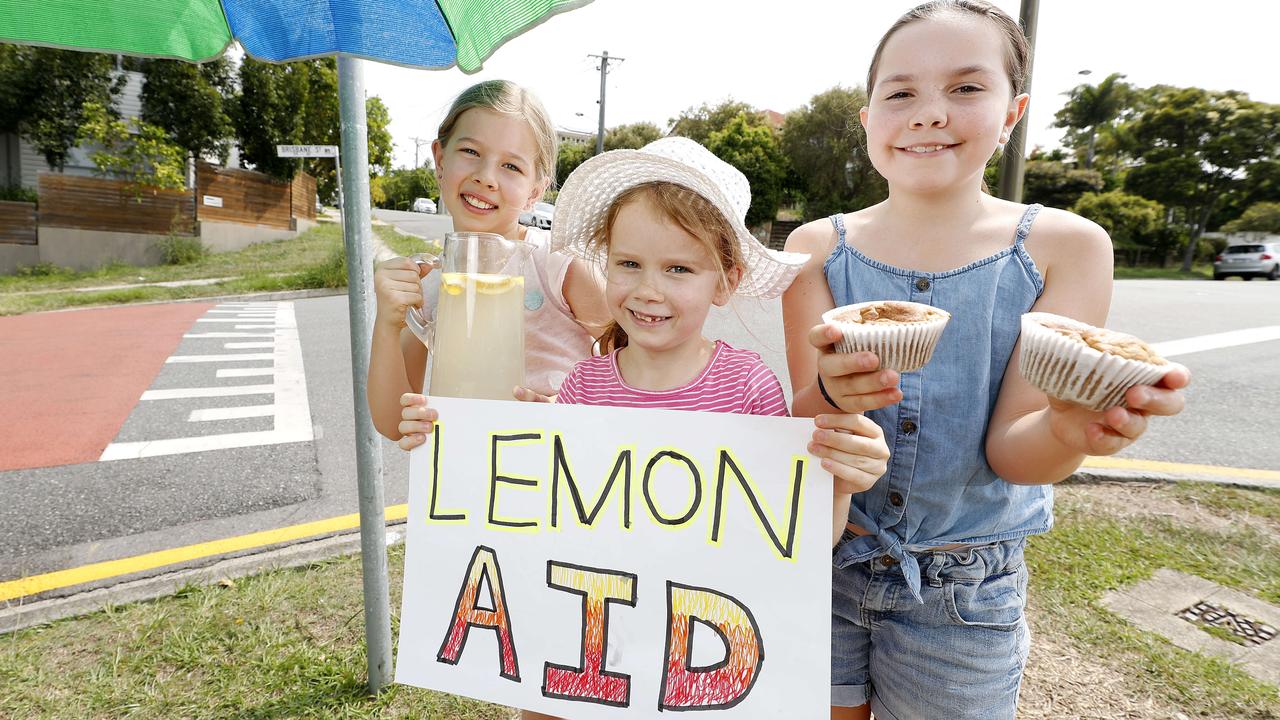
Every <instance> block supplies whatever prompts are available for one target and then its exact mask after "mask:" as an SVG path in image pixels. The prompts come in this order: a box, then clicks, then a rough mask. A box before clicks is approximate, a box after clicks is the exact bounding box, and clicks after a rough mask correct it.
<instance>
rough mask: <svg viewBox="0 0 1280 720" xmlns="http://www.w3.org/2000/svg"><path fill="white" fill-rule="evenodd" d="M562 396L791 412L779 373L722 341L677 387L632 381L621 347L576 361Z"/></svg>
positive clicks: (572, 401)
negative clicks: (625, 375)
mask: <svg viewBox="0 0 1280 720" xmlns="http://www.w3.org/2000/svg"><path fill="white" fill-rule="evenodd" d="M556 402H559V403H565V404H567V405H609V406H612V407H638V408H659V409H664V410H699V411H702V412H723V413H738V414H740V415H780V416H784V417H785V416H786V415H787V414H788V413H787V400H786V398H785V397H784V396H783V394H782V385H781V384H780V383H779V382H778V378H777V376H775V375H774V374H773V371H772V370H770V369H769V366H767V365H765V364H764V361H763V360H761V359H760V356H759V355H758V354H756V353H754V352H751V351H750V350H737V349H735V348H733V347H731V346H730V345H729V344H728V343H726V342H724V341H723V340H717V341H716V347H715V350H714V351H713V352H712V354H711V362H709V363H707V366H706V367H705V368H704V369H703V370H702V372H701V373H700V374H699V375H698V377H696V378H694V379H693V381H692V382H690V383H689V384H687V385H685V386H683V387H678V388H674V389H671V390H641V389H640V388H635V387H631V386H630V385H628V384H627V383H626V382H625V381H624V380H623V379H622V374H621V373H619V372H618V351H617V350H614V351H613V352H611V353H609V354H608V355H601V356H598V357H593V358H588V359H586V360H582V361H580V362H579V363H578V364H577V365H574V366H573V370H572V371H571V372H570V373H569V377H567V378H565V381H564V384H563V385H561V386H560V395H559V396H558V397H557V398H556Z"/></svg>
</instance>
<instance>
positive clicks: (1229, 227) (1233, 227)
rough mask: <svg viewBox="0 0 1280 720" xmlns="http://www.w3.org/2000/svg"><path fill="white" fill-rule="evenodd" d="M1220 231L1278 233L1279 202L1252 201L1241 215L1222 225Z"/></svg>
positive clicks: (1279, 231)
mask: <svg viewBox="0 0 1280 720" xmlns="http://www.w3.org/2000/svg"><path fill="white" fill-rule="evenodd" d="M1222 231H1223V232H1229V233H1234V232H1265V233H1280V202H1260V203H1254V204H1253V205H1250V206H1249V209H1248V210H1245V211H1244V214H1243V215H1241V216H1240V217H1238V218H1236V219H1235V220H1232V221H1231V222H1229V223H1227V224H1226V225H1223V226H1222Z"/></svg>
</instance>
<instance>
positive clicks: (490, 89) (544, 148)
mask: <svg viewBox="0 0 1280 720" xmlns="http://www.w3.org/2000/svg"><path fill="white" fill-rule="evenodd" d="M471 108H483V109H485V110H492V111H493V112H496V113H502V114H503V115H511V116H513V117H516V118H519V119H521V120H524V121H525V122H526V123H528V125H529V129H530V130H532V131H533V138H534V141H535V142H536V143H537V146H538V156H537V157H536V158H534V164H535V165H536V166H537V171H538V179H539V180H544V179H547V178H552V179H554V178H555V176H556V129H555V126H554V125H552V124H551V116H550V115H549V114H547V109H546V108H545V107H543V105H542V101H541V100H539V99H538V96H536V95H534V94H533V93H531V92H529V91H528V90H526V89H524V88H523V87H521V86H519V85H517V84H515V83H513V82H511V81H510V80H485V81H484V82H480V83H476V84H475V85H472V86H471V87H469V88H467V89H466V90H463V91H462V93H460V94H459V95H458V97H457V98H455V99H454V101H453V105H451V106H450V107H449V112H448V114H446V115H445V116H444V120H442V121H441V122H440V128H439V130H437V131H436V139H437V140H439V141H440V144H441V145H448V144H449V136H450V135H452V134H453V128H454V126H455V125H457V124H458V118H460V117H462V113H464V112H466V111H468V110H470V109H471Z"/></svg>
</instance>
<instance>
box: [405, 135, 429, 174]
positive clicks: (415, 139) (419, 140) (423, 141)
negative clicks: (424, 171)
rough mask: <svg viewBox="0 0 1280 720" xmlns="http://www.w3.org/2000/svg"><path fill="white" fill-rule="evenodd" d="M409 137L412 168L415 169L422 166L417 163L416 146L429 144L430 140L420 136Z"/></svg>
mask: <svg viewBox="0 0 1280 720" xmlns="http://www.w3.org/2000/svg"><path fill="white" fill-rule="evenodd" d="M409 139H410V140H412V141H413V169H414V170H417V169H418V168H420V167H422V165H420V164H418V148H420V147H422V146H423V145H430V144H431V141H430V140H427V139H426V138H420V137H411V138H409Z"/></svg>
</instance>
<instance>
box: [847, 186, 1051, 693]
mask: <svg viewBox="0 0 1280 720" xmlns="http://www.w3.org/2000/svg"><path fill="white" fill-rule="evenodd" d="M1040 209H1041V207H1040V206H1039V205H1031V206H1029V207H1028V208H1027V209H1026V212H1025V213H1023V215H1022V218H1021V219H1020V221H1019V222H1018V226H1017V229H1016V231H1015V233H1014V238H1013V244H1012V245H1010V246H1009V247H1007V248H1005V249H1004V250H1001V251H1000V252H998V253H996V254H994V255H991V256H990V257H986V258H983V259H981V260H977V261H975V262H972V263H969V264H968V265H965V266H964V267H961V268H957V269H955V270H948V271H946V272H936V273H935V272H918V271H914V270H906V269H902V268H896V267H893V266H890V265H886V264H885V263H882V262H877V261H876V260H872V259H871V258H868V257H866V256H865V255H863V254H862V253H860V252H858V250H856V249H855V248H853V247H852V246H850V245H849V244H848V243H847V242H846V241H845V228H844V222H843V218H842V216H840V215H835V216H832V218H831V222H832V224H833V225H834V226H835V229H836V233H837V235H838V240H837V242H836V244H835V248H834V249H833V250H832V252H831V255H830V256H829V257H828V258H827V260H826V263H825V264H824V266H823V270H824V272H825V273H826V277H827V283H828V285H829V286H830V288H831V295H832V297H833V298H834V300H835V304H836V306H837V307H839V306H842V305H849V304H853V303H858V302H866V301H871V300H905V301H911V302H918V303H924V304H927V305H932V306H934V307H938V308H941V309H943V310H946V311H947V312H949V313H951V319H950V321H949V322H948V323H947V327H946V329H945V330H944V331H943V333H942V337H941V339H940V341H939V342H938V345H937V348H936V349H935V351H934V354H933V358H932V359H931V360H930V361H929V364H928V365H927V366H925V367H924V368H922V369H920V370H918V371H915V372H908V373H902V374H901V380H900V384H899V386H900V388H901V390H902V395H903V398H902V401H901V402H899V403H897V404H895V405H891V406H889V407H886V408H881V409H879V410H873V411H870V412H868V413H866V414H867V416H868V417H870V418H871V419H872V420H874V421H875V422H876V424H878V425H879V426H880V428H881V429H882V430H883V431H884V436H885V441H886V442H887V443H888V445H889V451H890V453H891V457H890V459H889V468H888V470H887V472H886V473H885V475H884V476H883V477H881V478H880V480H879V481H877V482H876V484H875V486H874V487H872V488H871V489H870V490H868V491H866V492H864V493H860V494H856V495H854V496H853V505H852V507H851V508H850V510H849V520H850V522H852V523H854V524H856V525H858V526H860V527H861V528H863V529H865V530H867V531H869V532H870V533H871V534H870V535H866V536H857V535H854V534H853V533H851V532H846V533H845V535H844V537H843V538H842V540H841V542H840V544H839V545H838V546H837V547H836V548H835V549H834V550H833V553H832V563H833V571H832V572H833V574H832V584H833V596H832V610H833V617H832V626H833V627H832V704H833V705H843V706H856V705H861V704H863V703H865V702H868V701H870V702H871V703H872V710H873V712H875V713H876V716H877V717H882V718H914V717H941V716H942V715H937V714H936V713H939V712H944V713H945V716H947V717H948V718H963V717H975V718H978V717H981V718H999V717H1009V718H1012V717H1013V709H1014V706H1015V705H1016V699H1017V690H1018V683H1019V682H1020V679H1021V670H1022V664H1023V663H1025V660H1026V652H1027V648H1028V647H1029V637H1028V634H1027V629H1026V623H1025V620H1024V619H1023V617H1022V609H1023V605H1024V604H1025V599H1026V569H1025V566H1024V565H1023V560H1022V546H1023V543H1024V538H1025V537H1026V536H1028V535H1032V534H1036V533H1042V532H1045V531H1047V530H1048V529H1049V528H1050V526H1051V525H1052V523H1053V514H1052V506H1053V490H1052V487H1051V486H1048V485H1040V486H1021V485H1013V484H1010V483H1007V482H1005V481H1004V480H1002V479H1001V478H1000V477H998V476H997V475H996V474H995V473H994V472H993V471H992V470H991V467H990V466H989V465H988V464H987V460H986V452H985V440H986V434H987V423H988V421H989V420H990V418H991V413H992V410H993V409H994V407H995V403H996V397H997V395H998V394H999V392H1000V384H1001V381H1002V379H1003V377H1004V373H1005V370H1006V368H1007V367H1008V365H1009V363H1010V362H1011V361H1012V362H1015V363H1016V361H1017V359H1016V358H1011V357H1010V356H1011V354H1012V352H1013V346H1014V344H1015V343H1016V342H1017V340H1018V334H1019V328H1020V322H1019V320H1020V316H1021V315H1022V314H1023V313H1024V312H1027V311H1029V310H1030V309H1031V306H1032V304H1033V303H1035V301H1036V298H1038V297H1039V295H1040V293H1041V291H1042V290H1043V289H1044V281H1043V279H1042V278H1041V276H1040V272H1039V270H1037V269H1036V266H1035V263H1034V262H1032V260H1031V257H1030V255H1028V254H1027V252H1026V250H1025V248H1024V247H1023V241H1024V240H1025V239H1026V237H1027V235H1028V233H1029V232H1030V230H1031V224H1032V221H1033V220H1034V219H1035V216H1036V214H1037V213H1038V212H1039V211H1040ZM1012 371H1013V372H1017V368H1016V367H1014V368H1013V369H1012ZM956 544H964V545H965V546H966V547H964V548H961V549H958V550H957V549H950V550H938V549H937V548H942V547H946V546H952V545H956ZM977 669H980V670H981V671H980V672H975V670H977ZM988 674H989V675H990V677H986V675H988ZM890 679H892V680H890ZM877 680H879V682H877ZM872 686H874V692H873V689H872Z"/></svg>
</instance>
